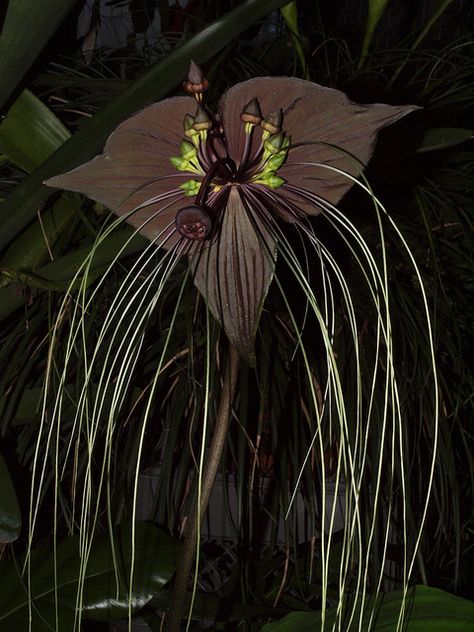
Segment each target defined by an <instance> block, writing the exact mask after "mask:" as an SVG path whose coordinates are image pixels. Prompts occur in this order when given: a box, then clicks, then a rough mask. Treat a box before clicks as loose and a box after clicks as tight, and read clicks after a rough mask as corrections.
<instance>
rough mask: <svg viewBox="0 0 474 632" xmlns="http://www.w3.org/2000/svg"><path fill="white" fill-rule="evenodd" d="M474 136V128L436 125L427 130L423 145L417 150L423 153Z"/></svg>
mask: <svg viewBox="0 0 474 632" xmlns="http://www.w3.org/2000/svg"><path fill="white" fill-rule="evenodd" d="M473 138H474V130H472V129H463V128H461V127H434V128H433V129H428V130H426V132H425V134H424V136H423V140H422V141H421V145H420V146H419V147H418V149H417V150H416V151H417V153H419V154H421V153H424V152H426V151H437V150H438V149H446V148H448V147H454V146H455V145H460V144H461V143H464V142H465V141H466V140H470V139H473Z"/></svg>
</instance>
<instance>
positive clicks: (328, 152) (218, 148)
mask: <svg viewBox="0 0 474 632" xmlns="http://www.w3.org/2000/svg"><path fill="white" fill-rule="evenodd" d="M188 82H190V83H191V84H192V86H191V87H190V86H188V89H189V92H190V93H192V94H193V95H194V96H193V97H175V98H171V99H166V100H165V101H162V102H161V103H157V104H155V105H152V106H150V107H147V108H145V109H144V110H143V111H141V112H139V113H138V114H135V115H134V116H132V117H131V118H129V119H128V120H126V121H125V122H124V123H122V124H121V125H120V126H119V127H118V128H117V130H116V131H115V132H114V133H113V134H112V135H111V136H110V138H109V139H108V141H107V143H106V145H105V148H104V152H103V153H102V154H101V155H100V156H98V157H97V158H95V159H94V160H92V161H90V162H88V163H86V164H84V165H82V166H80V167H78V168H77V169H74V170H73V171H70V172H68V173H65V174H63V175H60V176H57V177H55V178H52V179H50V180H48V181H47V183H46V184H48V185H49V186H53V187H58V188H64V189H69V190H72V191H78V192H80V193H84V194H85V195H87V196H88V197H90V198H92V199H94V200H96V201H98V202H101V203H102V204H105V205H106V206H107V207H109V208H110V209H111V210H113V211H114V212H115V213H117V214H118V215H126V219H127V222H129V223H130V224H132V226H134V227H136V228H137V229H138V230H139V231H140V233H142V234H143V235H145V236H146V237H147V238H149V239H150V240H152V241H154V242H156V244H157V245H158V246H160V247H163V248H166V249H175V251H176V252H177V253H181V254H187V255H188V256H189V257H190V262H191V265H192V268H193V273H194V282H195V284H196V286H197V288H198V289H199V291H200V292H201V293H202V295H203V296H204V297H205V299H206V301H207V303H208V305H209V308H210V309H211V311H212V313H213V314H214V316H215V317H216V318H217V319H218V320H219V321H220V322H221V324H222V325H223V327H224V330H225V332H226V334H227V336H228V338H229V340H230V342H231V343H232V344H233V345H234V346H235V347H236V348H237V349H238V350H239V352H240V353H241V355H242V356H243V357H245V358H246V359H247V360H248V361H249V362H252V360H253V356H254V338H255V332H256V328H257V324H258V319H259V316H260V312H261V309H262V305H263V301H264V299H265V296H266V293H267V290H268V287H269V285H270V282H271V280H272V277H273V273H274V268H275V255H276V250H277V245H278V244H277V238H276V236H275V235H276V231H275V230H272V226H274V225H275V222H277V221H280V220H283V221H286V222H301V221H302V220H303V219H304V217H305V216H306V215H317V214H318V213H320V212H321V210H322V209H323V207H324V203H325V202H326V203H330V204H336V203H337V202H338V201H339V200H340V199H341V197H342V196H343V195H344V193H346V191H347V190H348V189H349V188H350V187H351V186H352V180H351V178H350V177H348V175H349V176H354V177H356V176H358V175H359V174H360V171H361V170H362V168H363V166H364V165H365V164H367V162H368V160H369V158H370V156H371V154H372V151H373V147H374V144H375V139H376V134H377V132H378V130H379V129H381V128H382V127H384V126H385V125H388V124H390V123H393V122H395V121H396V120H398V119H399V118H401V117H402V116H404V115H405V114H408V113H409V112H411V111H412V110H414V109H416V106H398V107H392V106H389V105H381V104H375V105H358V104H356V103H352V102H351V101H349V99H348V98H347V97H346V95H345V94H343V93H342V92H339V91H337V90H333V89H330V88H324V87H322V86H318V85H316V84H314V83H311V82H308V81H303V80H301V79H293V78H288V77H276V78H274V77H262V78H257V79H250V80H249V81H244V82H243V83H239V84H237V85H236V86H234V87H233V88H231V89H230V90H228V91H227V92H226V93H225V95H224V96H223V97H222V99H221V101H220V103H219V107H218V111H217V112H211V111H209V110H208V109H207V108H206V107H205V105H203V99H202V92H203V91H204V89H205V88H207V81H206V80H205V79H204V77H203V75H202V73H200V72H198V70H197V69H196V67H195V65H193V66H192V67H191V70H190V78H188ZM199 84H201V88H202V91H199V90H201V88H199ZM196 86H197V87H196ZM347 174H348V175H347Z"/></svg>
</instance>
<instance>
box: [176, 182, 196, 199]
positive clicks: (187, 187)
mask: <svg viewBox="0 0 474 632" xmlns="http://www.w3.org/2000/svg"><path fill="white" fill-rule="evenodd" d="M200 187H201V183H200V182H199V181H198V180H186V182H183V184H180V185H179V188H180V189H182V190H183V191H184V195H185V196H186V197H193V196H194V195H197V194H198V193H199V189H200Z"/></svg>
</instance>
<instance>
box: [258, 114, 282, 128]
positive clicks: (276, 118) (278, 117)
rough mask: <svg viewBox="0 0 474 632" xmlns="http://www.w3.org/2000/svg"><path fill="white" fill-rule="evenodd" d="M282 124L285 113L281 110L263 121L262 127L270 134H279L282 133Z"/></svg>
mask: <svg viewBox="0 0 474 632" xmlns="http://www.w3.org/2000/svg"><path fill="white" fill-rule="evenodd" d="M282 122H283V111H282V110H281V109H280V110H277V111H276V112H272V113H271V114H269V115H268V116H267V117H266V118H264V119H263V121H262V122H261V123H260V125H261V126H262V127H263V129H264V130H265V131H266V132H268V133H269V134H279V133H280V132H281V124H282Z"/></svg>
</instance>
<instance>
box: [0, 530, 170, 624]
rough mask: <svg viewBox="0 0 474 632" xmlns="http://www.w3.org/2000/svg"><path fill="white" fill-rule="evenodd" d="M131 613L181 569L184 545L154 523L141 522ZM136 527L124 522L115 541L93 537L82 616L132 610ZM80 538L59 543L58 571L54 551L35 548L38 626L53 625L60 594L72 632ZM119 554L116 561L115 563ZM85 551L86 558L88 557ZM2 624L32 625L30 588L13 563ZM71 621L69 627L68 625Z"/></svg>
mask: <svg viewBox="0 0 474 632" xmlns="http://www.w3.org/2000/svg"><path fill="white" fill-rule="evenodd" d="M135 527H136V532H135V553H134V573H133V590H132V591H131V607H132V612H133V611H136V610H137V609H139V608H141V607H143V606H144V605H145V604H146V603H148V602H149V601H150V599H151V598H152V597H153V595H154V594H155V593H156V592H157V591H159V590H160V589H161V588H162V587H163V586H164V584H166V582H168V581H169V579H170V578H171V576H172V575H173V573H174V571H175V569H176V559H177V554H178V548H179V545H178V544H177V543H176V542H175V540H173V539H172V538H171V537H170V536H168V535H167V534H166V533H164V532H163V531H161V530H160V529H158V527H156V526H154V525H153V524H151V523H145V522H142V523H136V525H135ZM131 541H132V529H131V525H130V524H125V525H121V526H120V527H119V528H118V529H117V531H116V532H115V533H114V543H113V548H114V552H113V551H112V546H111V544H110V541H109V539H108V537H105V536H101V537H96V538H94V541H93V543H92V546H91V550H90V554H89V556H88V558H87V560H88V561H87V565H86V567H85V568H84V569H82V572H83V573H84V575H83V577H84V590H83V592H82V598H81V611H82V618H86V619H95V620H103V621H105V620H111V619H118V618H121V617H125V616H127V615H128V609H129V603H128V602H129V597H130V591H129V588H128V586H129V579H130V568H131V560H132V547H131ZM79 546H80V540H79V537H77V536H74V537H70V538H67V539H66V540H64V541H62V542H61V543H59V544H58V547H57V550H56V562H57V564H56V575H55V568H54V557H53V553H52V551H47V552H43V551H42V552H33V554H32V558H31V596H32V599H33V602H34V610H33V629H34V630H36V629H39V630H42V629H43V627H42V626H44V622H46V623H47V624H49V625H51V626H52V627H53V629H56V628H55V627H54V620H55V607H56V606H55V595H56V596H57V603H58V607H59V610H60V619H64V621H63V623H64V625H62V626H60V630H61V631H62V630H64V631H65V632H72V631H73V629H74V627H73V623H72V624H71V621H73V620H74V617H73V616H72V615H73V613H74V611H75V609H76V600H77V598H78V595H79V594H80V592H79V588H80V583H79V577H80V574H81V557H80V549H79ZM114 554H115V559H116V565H115V566H114V561H113V560H114ZM84 557H85V556H84V555H83V556H82V559H84ZM0 576H1V577H2V591H0V628H1V629H2V630H3V629H5V630H7V629H8V630H27V629H28V602H29V599H28V591H27V587H26V576H25V577H20V575H19V569H18V566H17V565H16V564H15V563H14V562H7V563H3V564H2V565H1V566H0ZM67 625H69V626H70V627H67Z"/></svg>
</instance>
